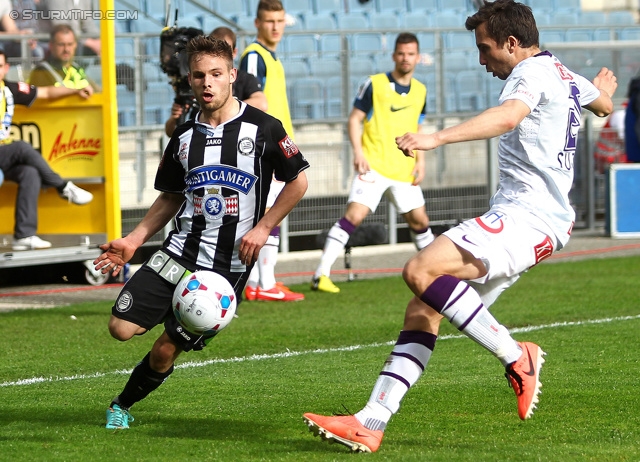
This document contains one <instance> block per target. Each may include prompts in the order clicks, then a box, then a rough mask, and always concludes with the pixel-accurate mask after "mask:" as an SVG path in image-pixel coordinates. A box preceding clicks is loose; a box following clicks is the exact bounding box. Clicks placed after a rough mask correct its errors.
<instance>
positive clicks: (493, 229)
mask: <svg viewBox="0 0 640 462" xmlns="http://www.w3.org/2000/svg"><path fill="white" fill-rule="evenodd" d="M503 216H504V215H502V214H500V213H498V212H489V213H487V214H485V215H483V216H481V217H476V223H478V224H479V225H480V227H481V228H482V229H484V230H485V231H487V232H489V233H492V234H498V233H499V232H501V231H502V230H503V229H504V222H503V221H502V217H503Z"/></svg>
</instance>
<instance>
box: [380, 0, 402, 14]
mask: <svg viewBox="0 0 640 462" xmlns="http://www.w3.org/2000/svg"><path fill="white" fill-rule="evenodd" d="M376 9H377V10H378V11H379V12H381V13H382V12H385V11H390V12H393V13H396V14H400V13H404V12H406V11H407V4H406V2H405V0H377V2H376Z"/></svg>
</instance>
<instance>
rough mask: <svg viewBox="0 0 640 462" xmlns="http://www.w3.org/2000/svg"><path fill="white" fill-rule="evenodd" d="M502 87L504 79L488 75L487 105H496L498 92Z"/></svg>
mask: <svg viewBox="0 0 640 462" xmlns="http://www.w3.org/2000/svg"><path fill="white" fill-rule="evenodd" d="M503 88H504V80H500V79H499V78H497V77H490V78H489V79H487V93H488V96H489V105H490V106H497V105H498V100H499V98H500V93H502V89H503Z"/></svg>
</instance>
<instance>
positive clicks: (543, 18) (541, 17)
mask: <svg viewBox="0 0 640 462" xmlns="http://www.w3.org/2000/svg"><path fill="white" fill-rule="evenodd" d="M534 16H535V19H536V26H538V27H540V26H549V25H551V19H549V15H548V14H547V13H545V12H543V11H539V12H537V13H536V14H535V15H534Z"/></svg>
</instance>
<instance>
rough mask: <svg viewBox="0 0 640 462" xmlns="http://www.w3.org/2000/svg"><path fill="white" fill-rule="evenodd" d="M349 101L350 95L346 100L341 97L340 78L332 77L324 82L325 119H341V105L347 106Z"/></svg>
mask: <svg viewBox="0 0 640 462" xmlns="http://www.w3.org/2000/svg"><path fill="white" fill-rule="evenodd" d="M350 100H351V98H350V95H349V96H348V97H347V100H345V99H344V97H343V95H342V76H340V75H338V76H333V77H329V78H327V79H326V80H325V114H326V116H327V117H329V118H335V117H342V116H343V113H342V105H343V104H347V106H349V103H350Z"/></svg>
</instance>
